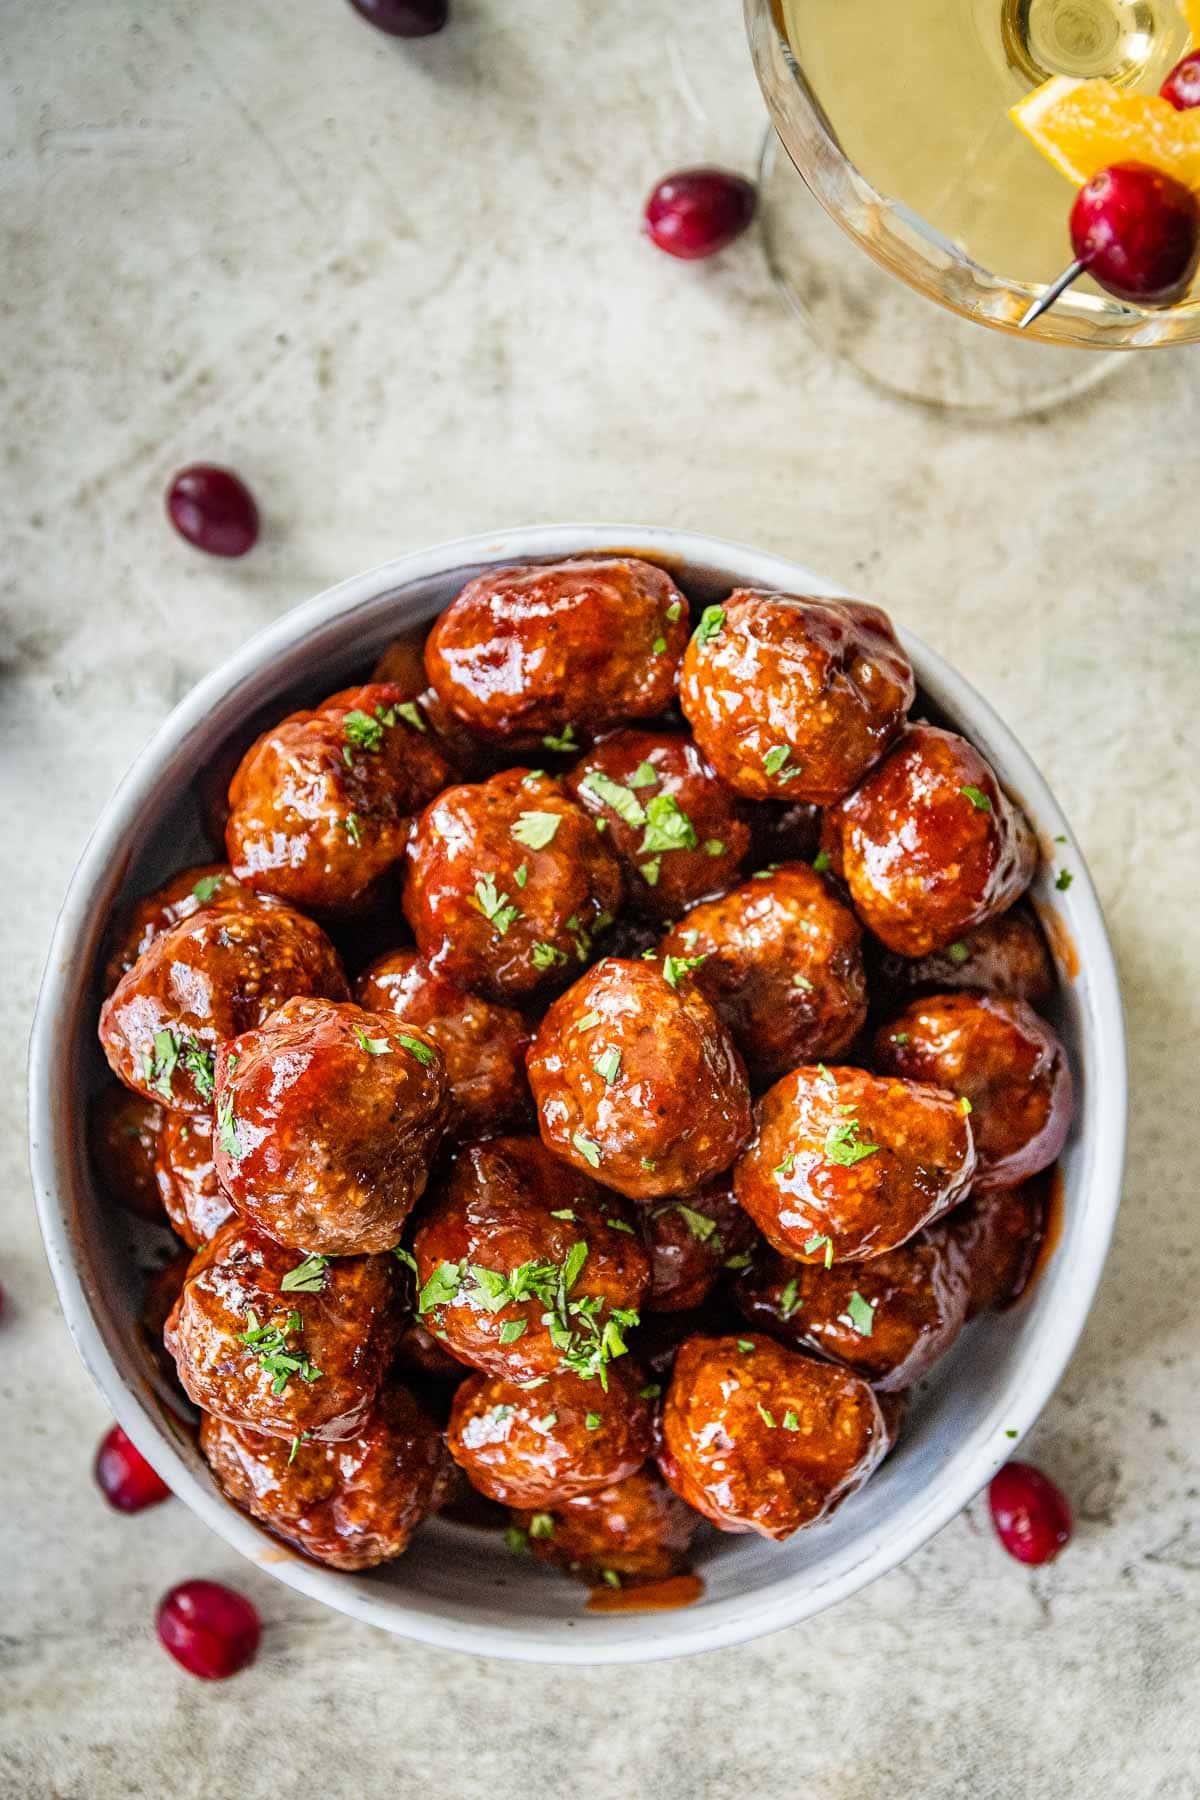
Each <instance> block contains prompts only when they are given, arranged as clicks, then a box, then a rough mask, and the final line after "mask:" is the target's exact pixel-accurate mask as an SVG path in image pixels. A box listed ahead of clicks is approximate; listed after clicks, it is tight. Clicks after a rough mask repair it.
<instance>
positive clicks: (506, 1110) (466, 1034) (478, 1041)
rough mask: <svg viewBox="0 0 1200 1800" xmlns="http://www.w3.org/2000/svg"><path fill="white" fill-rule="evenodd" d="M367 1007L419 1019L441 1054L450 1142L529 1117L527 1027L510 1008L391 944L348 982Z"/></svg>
mask: <svg viewBox="0 0 1200 1800" xmlns="http://www.w3.org/2000/svg"><path fill="white" fill-rule="evenodd" d="M354 992H355V998H356V999H357V1001H358V1004H359V1005H360V1006H363V1007H365V1008H366V1009H367V1011H368V1012H378V1013H388V1014H390V1015H391V1016H392V1017H393V1018H396V1019H406V1020H407V1021H408V1023H409V1024H410V1025H419V1026H420V1027H421V1030H422V1031H424V1032H426V1033H427V1034H428V1036H429V1037H431V1038H432V1039H433V1041H434V1043H435V1044H436V1045H437V1047H438V1049H439V1050H440V1051H441V1053H442V1055H443V1056H444V1057H445V1059H446V1080H447V1082H448V1084H449V1088H450V1115H449V1120H448V1123H447V1130H448V1132H449V1133H450V1134H451V1135H452V1136H453V1137H454V1138H455V1139H456V1140H458V1141H460V1142H461V1141H463V1140H465V1139H467V1138H473V1137H485V1136H487V1135H488V1134H490V1133H492V1132H496V1131H503V1130H504V1128H505V1127H506V1126H511V1125H525V1124H528V1123H530V1122H531V1121H532V1119H533V1100H532V1097H531V1095H530V1092H529V1083H528V1081H527V1080H526V1077H525V1052H526V1051H527V1050H528V1048H529V1040H530V1032H529V1027H528V1026H527V1025H526V1023H525V1020H524V1019H523V1017H522V1016H521V1014H520V1013H519V1012H517V1011H516V1009H515V1008H514V1007H511V1006H500V1005H498V1004H497V1002H496V1001H494V1000H483V999H481V998H480V997H479V995H478V994H467V993H464V992H463V990H462V989H461V988H457V987H455V986H454V985H453V983H452V982H449V981H447V980H446V979H445V977H444V976H442V975H438V974H435V972H434V971H433V970H432V969H431V968H430V966H429V964H428V963H427V962H426V961H425V959H424V958H423V957H422V956H420V955H418V953H417V952H416V951H415V950H393V951H390V952H389V953H388V954H387V955H386V956H381V957H380V958H379V959H378V961H376V962H374V963H372V964H371V966H370V968H368V969H365V970H364V971H363V973H362V974H361V975H360V976H359V978H358V980H357V981H356V982H355V984H354Z"/></svg>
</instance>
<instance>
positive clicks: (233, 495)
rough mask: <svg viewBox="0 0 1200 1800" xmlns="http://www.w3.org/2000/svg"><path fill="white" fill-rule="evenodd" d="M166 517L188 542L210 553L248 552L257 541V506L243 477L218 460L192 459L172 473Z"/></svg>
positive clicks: (226, 554) (231, 554)
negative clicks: (175, 473)
mask: <svg viewBox="0 0 1200 1800" xmlns="http://www.w3.org/2000/svg"><path fill="white" fill-rule="evenodd" d="M167 517H168V518H169V519H170V521H171V523H172V525H173V526H174V527H175V529H176V531H177V532H178V533H179V535H180V537H185V538H186V539H187V541H188V543H189V544H194V545H195V546H196V548H197V550H207V551H208V553H209V555H210V556H245V554H246V552H247V550H250V549H253V547H254V545H255V543H256V542H257V541H258V508H257V506H255V504H254V496H253V494H252V493H251V492H250V489H249V488H248V487H247V486H246V484H245V482H244V481H241V480H239V478H238V477H237V476H236V475H235V474H234V473H233V471H232V469H220V468H218V467H217V466H216V464H215V463H193V464H192V466H191V467H190V468H187V469H180V471H179V473H178V475H175V476H173V477H172V480H171V485H170V487H169V488H168V489H167Z"/></svg>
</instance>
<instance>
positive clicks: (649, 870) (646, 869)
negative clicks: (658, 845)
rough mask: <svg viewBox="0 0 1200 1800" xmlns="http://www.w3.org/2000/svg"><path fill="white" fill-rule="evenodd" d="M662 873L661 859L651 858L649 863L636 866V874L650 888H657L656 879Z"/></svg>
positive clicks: (658, 857)
mask: <svg viewBox="0 0 1200 1800" xmlns="http://www.w3.org/2000/svg"><path fill="white" fill-rule="evenodd" d="M661 873H662V857H661V856H652V857H651V859H650V861H649V862H644V863H639V864H638V874H639V875H640V876H641V878H642V880H643V881H645V882H647V883H648V884H649V885H650V886H651V887H657V886H658V878H659V876H660V875H661Z"/></svg>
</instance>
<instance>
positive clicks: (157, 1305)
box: [138, 1250, 192, 1386]
mask: <svg viewBox="0 0 1200 1800" xmlns="http://www.w3.org/2000/svg"><path fill="white" fill-rule="evenodd" d="M191 1266H192V1253H191V1251H190V1250H184V1251H183V1252H181V1254H180V1255H179V1256H173V1257H172V1258H171V1260H170V1262H169V1263H164V1264H163V1266H162V1268H161V1269H155V1270H154V1272H153V1273H152V1274H150V1275H148V1276H147V1277H146V1286H145V1288H144V1289H143V1292H142V1304H141V1307H140V1308H139V1310H138V1325H139V1327H140V1329H141V1334H142V1343H143V1346H144V1348H145V1350H146V1351H147V1353H148V1354H149V1356H150V1357H151V1359H152V1361H153V1363H154V1366H155V1368H156V1370H157V1371H158V1373H159V1374H160V1375H163V1376H164V1377H165V1378H166V1380H167V1381H168V1382H169V1383H171V1384H172V1386H178V1378H177V1376H176V1374H175V1364H174V1363H173V1362H172V1360H171V1358H170V1356H169V1355H168V1354H167V1347H166V1345H165V1344H164V1343H163V1328H164V1326H165V1325H166V1323H167V1319H168V1318H169V1317H170V1313H171V1308H172V1307H173V1306H174V1304H175V1302H176V1301H177V1300H178V1298H179V1296H180V1294H181V1293H182V1292H183V1284H184V1282H185V1281H186V1280H187V1276H188V1270H189V1269H190V1268H191Z"/></svg>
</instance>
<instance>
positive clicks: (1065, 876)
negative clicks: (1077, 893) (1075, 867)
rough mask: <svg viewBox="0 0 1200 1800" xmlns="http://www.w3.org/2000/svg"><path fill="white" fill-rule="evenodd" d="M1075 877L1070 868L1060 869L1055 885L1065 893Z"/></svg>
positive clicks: (1060, 891)
mask: <svg viewBox="0 0 1200 1800" xmlns="http://www.w3.org/2000/svg"><path fill="white" fill-rule="evenodd" d="M1074 879H1075V877H1074V876H1073V875H1072V873H1071V871H1070V869H1060V870H1059V871H1058V877H1057V879H1056V880H1055V883H1054V885H1055V887H1056V888H1057V889H1058V891H1059V893H1060V894H1065V893H1066V891H1067V889H1068V888H1069V887H1070V885H1071V883H1072V882H1073V881H1074Z"/></svg>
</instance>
